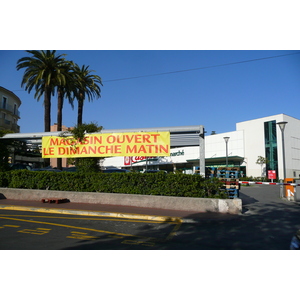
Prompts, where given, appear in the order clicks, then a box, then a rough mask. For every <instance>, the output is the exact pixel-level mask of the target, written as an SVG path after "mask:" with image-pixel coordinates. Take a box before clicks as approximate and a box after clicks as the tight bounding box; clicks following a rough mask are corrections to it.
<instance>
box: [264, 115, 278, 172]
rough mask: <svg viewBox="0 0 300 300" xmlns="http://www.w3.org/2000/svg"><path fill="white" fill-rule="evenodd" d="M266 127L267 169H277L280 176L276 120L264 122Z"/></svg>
mask: <svg viewBox="0 0 300 300" xmlns="http://www.w3.org/2000/svg"><path fill="white" fill-rule="evenodd" d="M264 127H265V128H264V129H265V151H266V152H265V157H266V158H267V160H268V162H267V170H266V173H267V172H268V170H275V171H276V174H277V176H278V155H277V134H276V121H275V120H274V121H269V122H265V123H264Z"/></svg>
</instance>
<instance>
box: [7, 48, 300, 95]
mask: <svg viewBox="0 0 300 300" xmlns="http://www.w3.org/2000/svg"><path fill="white" fill-rule="evenodd" d="M297 54H300V51H298V52H296V53H287V54H281V55H274V56H267V57H261V58H253V59H248V60H242V61H237V62H231V63H225V64H218V65H212V66H206V67H198V68H191V69H184V70H177V71H169V72H162V73H154V74H147V75H138V76H132V77H124V78H116V79H109V80H103V82H104V83H105V82H116V81H124V80H132V79H138V78H145V77H154V76H162V75H169V74H176V73H183V72H192V71H197V70H204V69H212V68H219V67H226V66H232V65H238V64H244V63H250V62H255V61H261V60H267V59H274V58H279V57H284V56H290V55H297ZM14 91H24V90H13V91H12V92H14Z"/></svg>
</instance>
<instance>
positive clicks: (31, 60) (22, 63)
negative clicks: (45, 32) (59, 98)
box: [17, 50, 66, 132]
mask: <svg viewBox="0 0 300 300" xmlns="http://www.w3.org/2000/svg"><path fill="white" fill-rule="evenodd" d="M26 52H28V53H30V54H32V56H31V57H23V58H21V59H19V60H18V61H17V70H20V69H23V68H25V71H24V75H23V79H22V83H21V87H23V86H24V85H25V90H26V91H28V93H30V92H31V90H32V89H33V88H35V91H36V92H35V95H34V98H36V99H37V100H38V101H39V100H40V98H41V96H42V95H44V128H45V132H49V131H50V126H51V95H54V91H55V87H56V86H59V85H64V84H65V73H64V72H62V70H64V68H65V66H66V60H65V59H64V57H63V56H64V54H63V55H57V54H56V51H55V50H52V51H51V50H46V51H44V50H41V51H37V50H32V51H26Z"/></svg>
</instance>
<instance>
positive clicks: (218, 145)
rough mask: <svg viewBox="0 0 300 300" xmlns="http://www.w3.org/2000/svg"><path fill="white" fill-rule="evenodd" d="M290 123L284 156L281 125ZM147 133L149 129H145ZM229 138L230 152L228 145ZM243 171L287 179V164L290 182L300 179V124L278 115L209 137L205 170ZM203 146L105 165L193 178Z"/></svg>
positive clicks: (108, 160) (116, 159)
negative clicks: (178, 172) (261, 161)
mask: <svg viewBox="0 0 300 300" xmlns="http://www.w3.org/2000/svg"><path fill="white" fill-rule="evenodd" d="M279 122H287V123H286V126H285V129H284V152H285V155H284V156H285V157H284V158H283V143H282V132H281V129H280V127H279V126H278V125H277V123H279ZM144 131H147V128H144ZM224 137H228V138H229V139H228V143H227V146H228V148H227V149H228V150H227V155H226V143H225V140H224ZM226 156H227V161H228V164H227V165H228V167H235V168H240V170H241V172H242V174H243V175H244V176H253V177H265V176H267V175H268V171H269V170H270V171H271V170H272V171H275V172H276V177H277V178H279V179H283V178H284V172H283V164H284V162H285V170H286V177H287V178H300V120H298V119H296V118H293V117H290V116H287V115H285V114H278V115H273V116H269V117H264V118H259V119H254V120H249V121H245V122H239V123H236V130H235V131H231V132H225V133H220V134H213V135H207V136H205V166H206V167H210V168H213V167H214V168H218V167H226ZM259 156H261V157H263V158H266V160H267V163H266V164H263V165H260V164H258V163H257V160H258V157H259ZM199 158H200V157H199V146H197V145H194V146H192V145H185V142H184V140H182V143H181V146H180V147H178V146H177V147H176V146H175V147H172V145H171V156H170V157H159V158H148V159H146V158H144V157H131V158H129V157H111V158H106V159H105V160H104V162H103V166H104V167H107V168H108V167H112V166H113V167H117V168H131V169H136V170H139V171H142V170H146V169H160V170H166V171H175V170H182V171H183V172H184V173H187V174H193V173H195V172H196V171H197V169H198V166H199Z"/></svg>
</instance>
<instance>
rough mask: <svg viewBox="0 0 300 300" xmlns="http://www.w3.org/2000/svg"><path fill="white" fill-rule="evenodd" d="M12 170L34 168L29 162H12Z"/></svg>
mask: <svg viewBox="0 0 300 300" xmlns="http://www.w3.org/2000/svg"><path fill="white" fill-rule="evenodd" d="M10 170H29V171H30V170H32V168H31V166H29V165H27V164H18V163H17V164H12V165H10Z"/></svg>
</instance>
